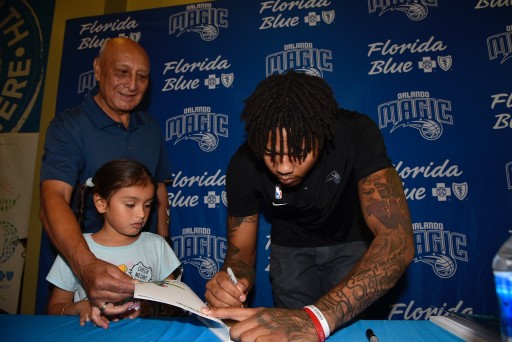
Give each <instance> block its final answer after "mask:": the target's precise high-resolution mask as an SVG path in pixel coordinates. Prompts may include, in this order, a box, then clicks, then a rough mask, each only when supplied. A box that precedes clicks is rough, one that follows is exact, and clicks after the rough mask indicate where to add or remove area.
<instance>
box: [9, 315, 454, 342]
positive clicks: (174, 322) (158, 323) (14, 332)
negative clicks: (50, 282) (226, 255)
mask: <svg viewBox="0 0 512 342" xmlns="http://www.w3.org/2000/svg"><path fill="white" fill-rule="evenodd" d="M368 328H370V329H372V330H373V331H374V332H375V334H376V335H377V336H378V338H379V341H380V342H386V341H393V342H396V341H407V342H411V341H414V342H421V341H425V342H427V341H428V342H431V341H462V340H461V339H459V338H458V337H456V336H455V335H452V334H450V333H449V332H447V331H445V330H444V329H442V328H440V327H438V326H437V325H435V324H434V323H432V322H430V321H370V320H366V321H364V320H363V321H358V322H355V323H354V324H351V325H350V326H348V327H345V328H343V329H340V330H339V331H336V332H335V333H334V334H333V335H332V336H331V337H330V338H329V339H328V341H329V342H331V341H345V342H346V341H351V342H352V341H361V342H366V341H367V339H366V335H365V332H366V329H368ZM171 340H172V341H183V342H189V341H198V342H201V341H205V342H206V341H208V342H212V341H213V342H215V341H218V339H217V337H216V336H215V335H213V334H212V333H211V332H210V331H209V330H208V328H206V326H204V325H203V324H202V323H201V322H200V321H199V320H198V319H197V318H195V317H189V318H188V317H187V318H183V317H180V318H171V317H166V318H161V319H160V318H136V319H133V320H129V319H125V320H122V321H119V322H112V323H111V324H110V328H109V329H107V330H105V329H102V328H97V327H95V326H93V325H92V324H91V323H87V324H86V325H85V326H80V325H79V324H78V317H76V316H45V315H0V341H4V342H6V341H16V342H18V341H90V342H92V341H101V342H113V341H171Z"/></svg>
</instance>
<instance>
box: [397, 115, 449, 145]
mask: <svg viewBox="0 0 512 342" xmlns="http://www.w3.org/2000/svg"><path fill="white" fill-rule="evenodd" d="M403 126H404V127H412V128H415V129H417V130H418V131H419V132H420V135H421V136H422V137H423V138H424V139H426V140H436V139H438V138H439V137H440V136H441V134H442V133H443V126H441V124H439V123H438V122H436V121H434V120H428V119H427V120H417V121H411V122H409V123H406V124H404V125H403ZM396 128H397V126H395V127H393V128H392V129H391V131H390V133H391V132H393V131H394V130H395V129H396Z"/></svg>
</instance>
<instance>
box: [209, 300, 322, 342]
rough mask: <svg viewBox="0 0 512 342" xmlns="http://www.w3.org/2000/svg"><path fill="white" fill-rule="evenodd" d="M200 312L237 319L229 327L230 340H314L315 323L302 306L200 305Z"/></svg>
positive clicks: (246, 341) (315, 335)
mask: <svg viewBox="0 0 512 342" xmlns="http://www.w3.org/2000/svg"><path fill="white" fill-rule="evenodd" d="M202 312H203V313H205V314H208V315H210V316H213V317H217V318H221V319H231V320H235V321H239V322H238V323H236V324H234V325H233V326H232V327H231V330H230V335H231V338H232V339H233V340H239V341H242V342H251V341H256V339H257V340H258V341H315V342H316V341H318V335H317V332H316V330H315V326H314V325H313V322H312V321H311V319H310V318H309V316H308V314H307V313H306V311H304V310H288V309H276V308H272V309H269V308H255V309H250V308H203V309H202Z"/></svg>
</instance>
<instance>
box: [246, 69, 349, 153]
mask: <svg viewBox="0 0 512 342" xmlns="http://www.w3.org/2000/svg"><path fill="white" fill-rule="evenodd" d="M338 108H339V107H338V104H337V102H336V99H335V98H334V94H333V91H332V89H331V88H330V87H329V86H328V85H327V83H326V82H325V81H324V80H323V79H322V78H320V77H317V76H311V75H307V74H304V73H298V72H295V71H293V70H289V71H288V72H287V73H285V74H282V75H271V76H269V77H268V78H266V79H265V80H263V81H261V82H260V83H259V84H258V86H257V87H256V90H255V91H254V92H253V93H252V94H251V95H250V96H249V98H247V100H246V101H245V107H244V109H243V111H242V115H241V119H242V120H243V121H244V122H245V131H246V133H247V142H248V144H249V147H250V148H251V149H252V150H253V152H254V153H255V154H256V155H257V156H258V157H259V158H262V157H263V156H264V155H265V151H266V152H267V153H269V152H270V155H271V156H272V157H275V156H276V139H277V138H276V130H278V131H279V132H280V131H281V130H282V129H284V130H286V132H287V141H286V142H287V145H288V155H289V157H291V158H298V159H300V160H302V159H303V158H304V157H305V153H304V152H306V153H307V152H309V151H311V150H314V149H315V148H316V147H318V149H319V150H320V149H322V148H323V146H324V143H325V142H327V141H329V140H330V139H331V138H332V136H333V134H334V126H335V122H336V115H337V112H338ZM269 137H270V139H271V145H270V146H271V151H268V150H267V142H268V139H269ZM279 143H280V146H281V150H280V155H281V157H282V156H283V143H284V141H283V136H282V135H281V137H280V142H279Z"/></svg>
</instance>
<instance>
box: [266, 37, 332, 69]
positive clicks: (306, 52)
mask: <svg viewBox="0 0 512 342" xmlns="http://www.w3.org/2000/svg"><path fill="white" fill-rule="evenodd" d="M331 60H332V51H331V50H326V49H318V48H314V47H313V44H312V43H309V42H306V43H292V44H286V45H285V46H284V49H283V51H278V52H276V53H273V54H270V55H268V56H267V57H266V58H265V64H266V74H267V76H269V75H275V74H282V73H284V72H285V71H287V70H290V69H293V70H295V71H297V72H303V73H306V74H308V75H312V76H318V77H323V72H324V71H332V70H333V68H332V63H331Z"/></svg>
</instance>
